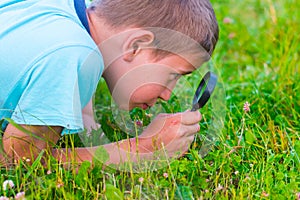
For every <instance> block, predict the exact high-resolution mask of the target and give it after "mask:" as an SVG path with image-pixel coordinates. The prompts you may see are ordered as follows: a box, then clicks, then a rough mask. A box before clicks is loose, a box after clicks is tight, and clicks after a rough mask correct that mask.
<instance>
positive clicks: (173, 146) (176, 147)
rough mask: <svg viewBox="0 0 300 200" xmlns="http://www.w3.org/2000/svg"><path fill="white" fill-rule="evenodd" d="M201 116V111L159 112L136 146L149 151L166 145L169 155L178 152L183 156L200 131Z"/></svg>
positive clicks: (140, 149)
mask: <svg viewBox="0 0 300 200" xmlns="http://www.w3.org/2000/svg"><path fill="white" fill-rule="evenodd" d="M201 118H202V116H201V114H200V112H199V111H185V112H182V113H176V114H159V115H158V116H157V117H156V118H155V119H154V120H153V121H152V123H151V124H150V125H149V126H148V127H147V128H146V129H145V130H144V132H143V133H142V134H141V135H140V136H139V138H138V146H137V147H136V148H138V150H139V152H141V153H149V152H153V151H155V150H160V149H161V148H162V147H164V149H165V150H166V151H167V154H168V156H169V157H171V156H173V155H174V154H176V155H177V153H179V155H180V156H182V155H183V154H184V153H185V152H187V151H188V149H189V146H190V144H191V143H192V142H193V140H194V136H195V134H196V133H197V132H199V130H200V125H199V121H200V120H201Z"/></svg>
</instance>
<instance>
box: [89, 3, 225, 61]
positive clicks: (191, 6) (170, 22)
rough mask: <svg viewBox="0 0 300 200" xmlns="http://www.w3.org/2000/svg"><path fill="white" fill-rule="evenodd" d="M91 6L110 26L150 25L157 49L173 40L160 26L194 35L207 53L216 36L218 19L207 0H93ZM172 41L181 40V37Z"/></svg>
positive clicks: (176, 47)
mask: <svg viewBox="0 0 300 200" xmlns="http://www.w3.org/2000/svg"><path fill="white" fill-rule="evenodd" d="M90 8H91V9H92V10H94V11H95V12H96V13H97V15H98V16H99V17H104V19H105V20H106V22H107V23H108V24H109V25H110V26H112V27H113V28H122V27H123V28H126V27H127V28H128V27H132V28H147V27H152V28H150V30H151V31H152V32H154V35H155V37H156V38H155V41H154V42H153V45H154V46H155V47H156V48H157V49H168V48H165V47H160V45H163V43H164V45H170V44H174V37H173V41H171V39H172V37H171V36H170V34H168V33H167V32H165V31H161V30H173V31H176V32H180V33H181V34H182V35H185V36H187V37H188V38H189V39H193V40H194V41H196V43H197V44H198V46H201V47H202V48H203V49H205V51H206V52H207V53H208V54H209V56H210V55H211V54H212V52H213V50H214V48H215V45H216V43H217V41H218V37H219V27H218V23H217V20H216V17H215V13H214V10H213V8H212V6H211V3H210V1H209V0H96V1H94V3H92V4H91V7H90ZM156 27H159V28H163V29H161V30H160V29H156ZM156 30H160V31H156ZM159 32H161V33H159ZM164 32H165V33H164ZM159 34H160V35H161V36H160V37H159V36H158V35H159ZM175 38H176V37H175ZM162 40H164V42H162ZM175 41H176V42H175V43H178V42H179V43H181V45H182V44H184V42H183V41H182V39H179V38H177V40H175ZM182 46H184V45H182ZM178 47H179V45H178V44H177V45H175V46H174V45H173V47H172V49H174V48H175V49H178ZM183 48H186V49H187V47H183ZM179 51H181V52H182V51H184V50H183V49H181V50H179ZM160 53H161V52H160ZM207 53H206V54H207ZM167 54H168V52H167Z"/></svg>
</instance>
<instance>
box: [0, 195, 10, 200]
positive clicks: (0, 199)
mask: <svg viewBox="0 0 300 200" xmlns="http://www.w3.org/2000/svg"><path fill="white" fill-rule="evenodd" d="M0 200H9V198H8V197H4V196H1V197H0Z"/></svg>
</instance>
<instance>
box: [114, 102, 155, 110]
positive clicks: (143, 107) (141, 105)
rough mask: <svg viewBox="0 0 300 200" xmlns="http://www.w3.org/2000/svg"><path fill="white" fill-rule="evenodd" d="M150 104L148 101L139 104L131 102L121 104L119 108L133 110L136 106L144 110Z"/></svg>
mask: <svg viewBox="0 0 300 200" xmlns="http://www.w3.org/2000/svg"><path fill="white" fill-rule="evenodd" d="M149 107H150V106H149V105H148V104H146V103H139V104H129V105H119V107H118V108H119V109H121V110H128V111H131V110H133V109H135V108H141V109H143V110H147V109H148V108H149Z"/></svg>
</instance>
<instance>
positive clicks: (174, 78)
mask: <svg viewBox="0 0 300 200" xmlns="http://www.w3.org/2000/svg"><path fill="white" fill-rule="evenodd" d="M180 77H181V74H177V73H172V74H171V80H178V79H179V78H180Z"/></svg>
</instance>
